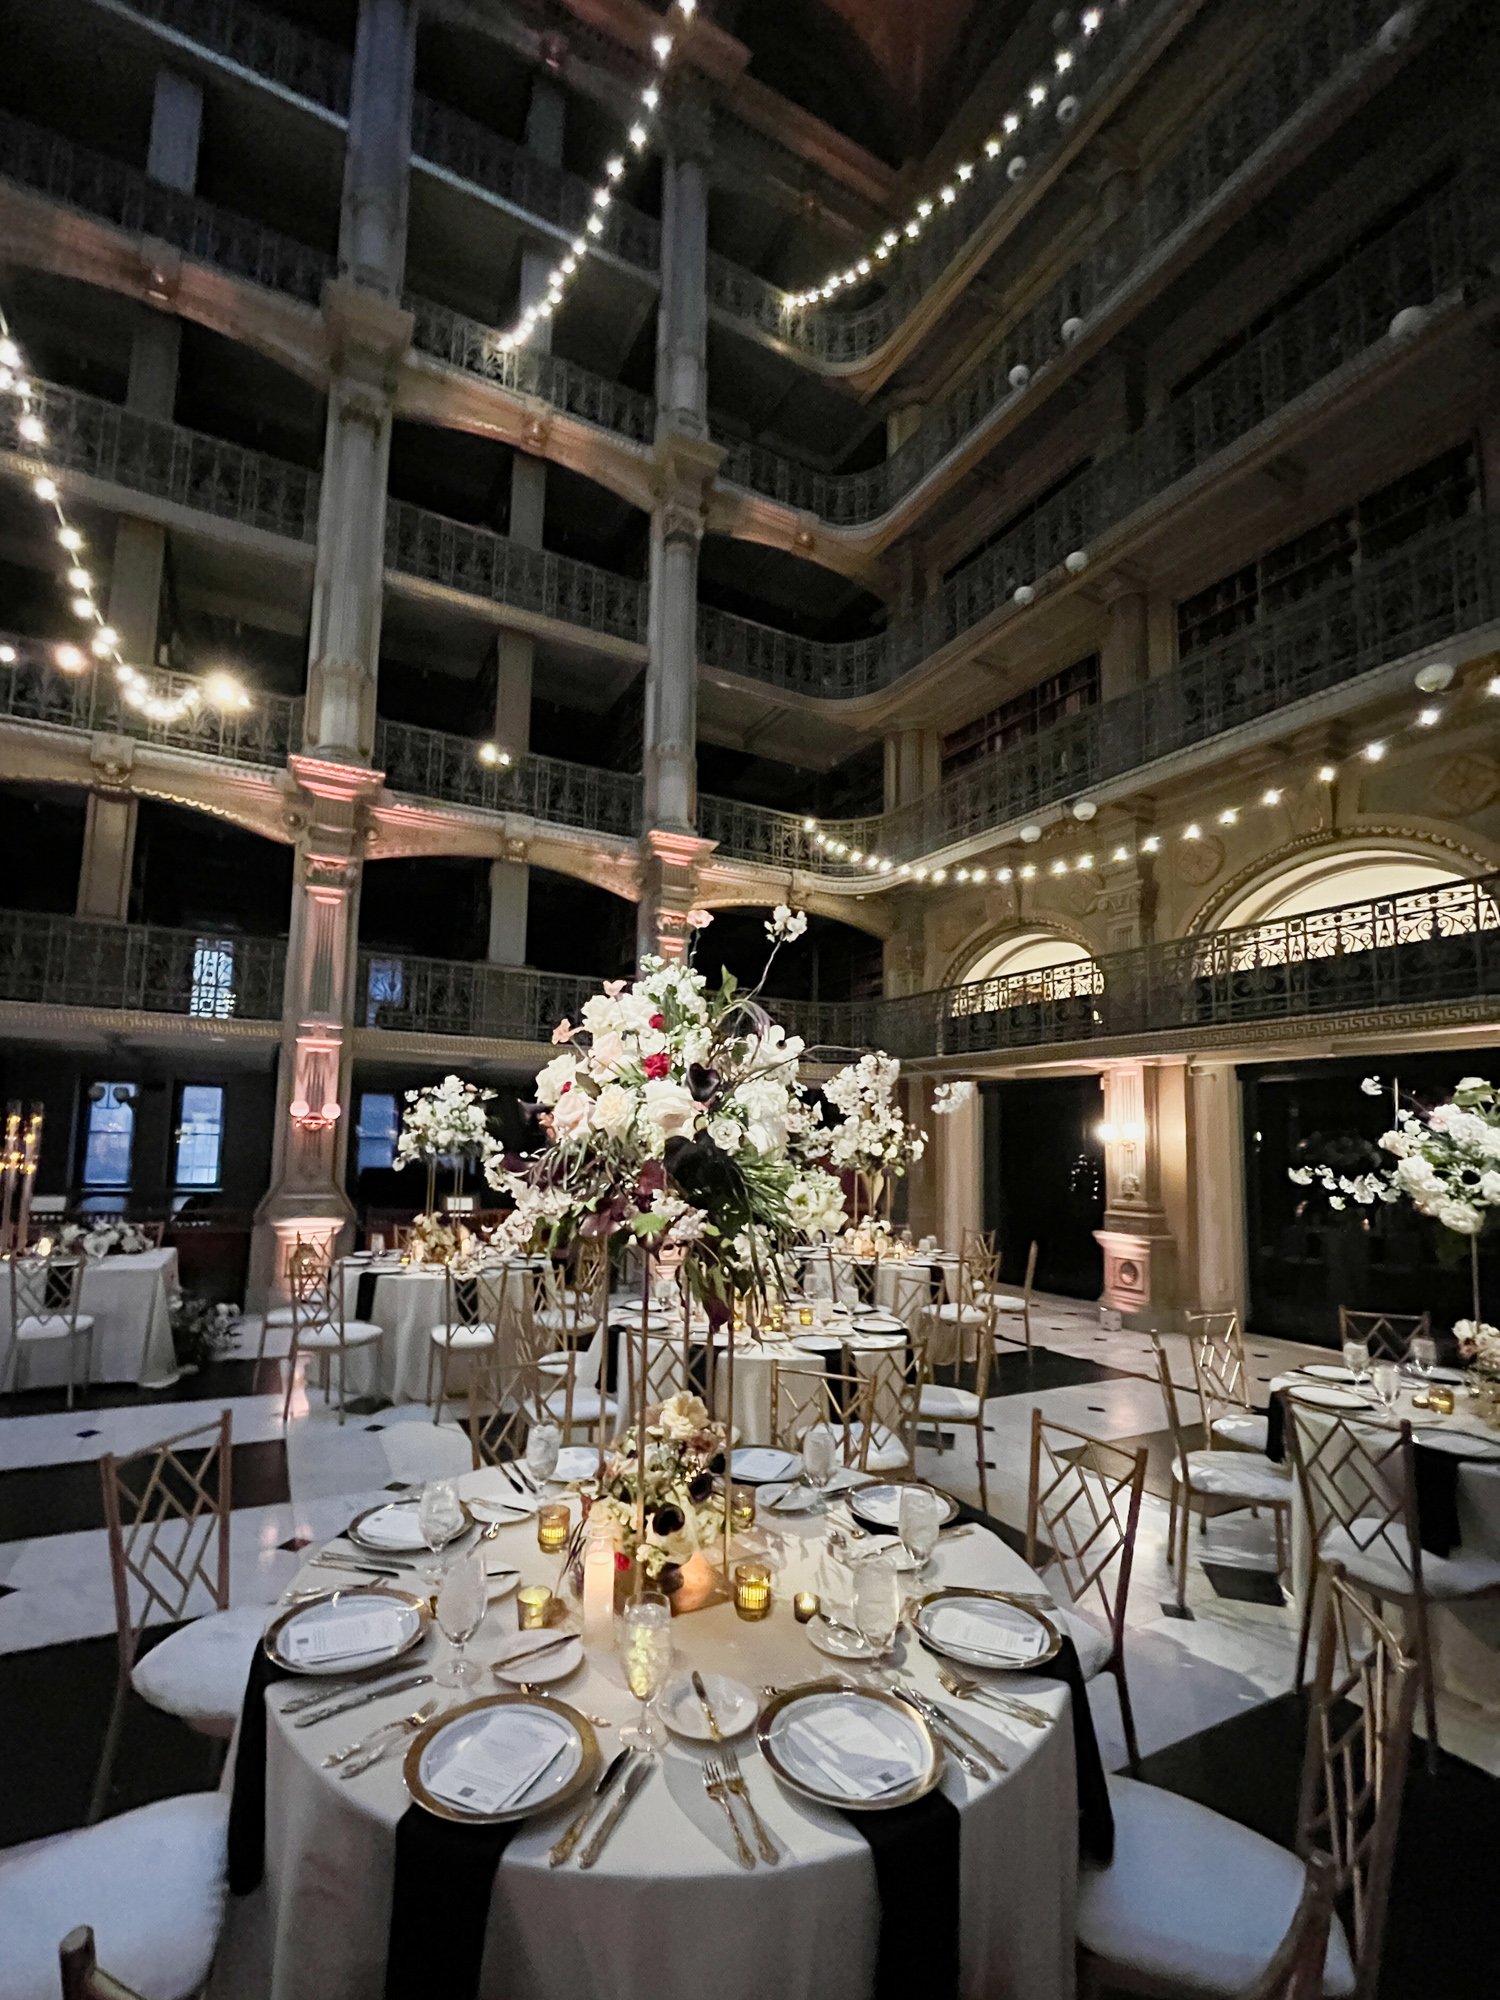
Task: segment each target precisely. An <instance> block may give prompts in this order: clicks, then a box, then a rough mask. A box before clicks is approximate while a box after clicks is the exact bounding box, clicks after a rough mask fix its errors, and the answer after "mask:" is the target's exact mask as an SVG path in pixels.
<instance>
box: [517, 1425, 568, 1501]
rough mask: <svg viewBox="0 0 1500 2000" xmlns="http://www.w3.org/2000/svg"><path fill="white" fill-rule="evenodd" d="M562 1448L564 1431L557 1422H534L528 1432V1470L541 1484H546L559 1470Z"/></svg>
mask: <svg viewBox="0 0 1500 2000" xmlns="http://www.w3.org/2000/svg"><path fill="white" fill-rule="evenodd" d="M561 1450H562V1432H561V1431H560V1430H559V1429H558V1427H557V1425H556V1424H533V1425H532V1426H531V1429H530V1430H529V1431H528V1432H527V1434H526V1470H527V1471H528V1472H529V1473H530V1474H531V1476H532V1478H533V1479H534V1480H536V1482H537V1484H538V1485H539V1486H545V1485H546V1484H547V1482H548V1480H549V1479H551V1477H552V1475H553V1473H554V1472H556V1470H557V1455H558V1453H559V1452H560V1451H561Z"/></svg>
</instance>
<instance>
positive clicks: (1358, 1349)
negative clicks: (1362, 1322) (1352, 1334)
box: [1344, 1340, 1370, 1388]
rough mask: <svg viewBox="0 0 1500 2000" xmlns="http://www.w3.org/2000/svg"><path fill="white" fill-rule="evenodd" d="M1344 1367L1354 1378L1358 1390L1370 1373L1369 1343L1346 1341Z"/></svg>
mask: <svg viewBox="0 0 1500 2000" xmlns="http://www.w3.org/2000/svg"><path fill="white" fill-rule="evenodd" d="M1344 1366H1345V1367H1346V1368H1347V1369H1348V1370H1349V1373H1350V1374H1351V1375H1352V1376H1353V1377H1354V1385H1355V1387H1356V1388H1358V1387H1359V1385H1360V1383H1361V1382H1363V1381H1364V1379H1365V1377H1366V1376H1367V1375H1368V1374H1369V1372H1370V1349H1369V1345H1368V1343H1367V1342H1365V1341H1363V1340H1346V1341H1345V1342H1344Z"/></svg>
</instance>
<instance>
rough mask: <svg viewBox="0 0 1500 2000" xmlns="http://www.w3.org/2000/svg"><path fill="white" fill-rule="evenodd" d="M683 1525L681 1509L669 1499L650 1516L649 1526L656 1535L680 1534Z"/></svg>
mask: <svg viewBox="0 0 1500 2000" xmlns="http://www.w3.org/2000/svg"><path fill="white" fill-rule="evenodd" d="M685 1525H686V1523H685V1519H684V1516H683V1512H682V1509H681V1508H680V1507H678V1506H675V1505H673V1504H672V1503H671V1502H670V1501H669V1502H668V1504H667V1505H666V1506H665V1507H658V1508H657V1510H656V1512H655V1513H654V1514H653V1515H652V1516H651V1526H652V1527H653V1528H654V1529H655V1531H656V1533H657V1534H658V1535H680V1534H681V1533H682V1530H683V1527H684V1526H685Z"/></svg>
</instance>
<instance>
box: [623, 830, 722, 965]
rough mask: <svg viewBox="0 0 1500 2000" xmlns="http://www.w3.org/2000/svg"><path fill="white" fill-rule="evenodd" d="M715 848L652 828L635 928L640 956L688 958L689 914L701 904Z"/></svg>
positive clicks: (644, 849)
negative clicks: (704, 870)
mask: <svg viewBox="0 0 1500 2000" xmlns="http://www.w3.org/2000/svg"><path fill="white" fill-rule="evenodd" d="M715 845H716V843H715V842H714V841H712V840H705V839H703V837H702V836H701V835H700V834H696V833H677V832H673V831H670V830H668V829H667V828H665V827H653V828H651V829H650V831H649V832H647V833H645V834H643V835H642V837H641V902H640V919H639V923H638V925H637V929H636V951H637V954H638V955H639V956H640V957H645V955H646V954H647V953H648V952H655V953H657V954H658V956H660V957H662V958H684V957H685V956H686V955H687V945H688V933H689V932H690V931H691V929H692V924H691V921H690V919H689V912H690V911H691V910H692V909H693V908H694V907H695V905H696V903H697V900H698V870H699V869H700V868H701V867H702V866H703V864H704V862H705V861H706V860H707V859H708V857H709V855H710V854H711V853H712V852H713V850H714V847H715Z"/></svg>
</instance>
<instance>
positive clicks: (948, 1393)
mask: <svg viewBox="0 0 1500 2000" xmlns="http://www.w3.org/2000/svg"><path fill="white" fill-rule="evenodd" d="M918 1408H919V1411H920V1413H921V1415H922V1416H924V1417H951V1418H953V1419H954V1421H955V1422H964V1423H973V1422H974V1420H975V1418H976V1417H977V1416H978V1415H979V1398H978V1397H977V1396H976V1395H975V1394H974V1391H973V1390H972V1389H956V1388H950V1387H949V1386H948V1384H947V1383H945V1382H929V1383H928V1384H927V1386H926V1388H925V1389H923V1391H922V1400H921V1403H920V1404H919V1405H918Z"/></svg>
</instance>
